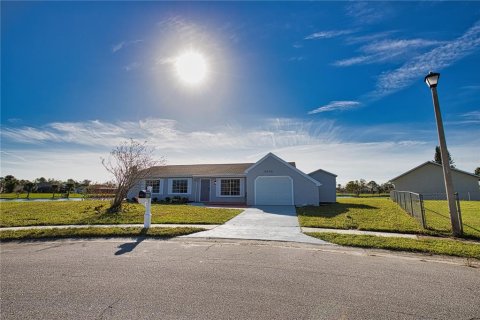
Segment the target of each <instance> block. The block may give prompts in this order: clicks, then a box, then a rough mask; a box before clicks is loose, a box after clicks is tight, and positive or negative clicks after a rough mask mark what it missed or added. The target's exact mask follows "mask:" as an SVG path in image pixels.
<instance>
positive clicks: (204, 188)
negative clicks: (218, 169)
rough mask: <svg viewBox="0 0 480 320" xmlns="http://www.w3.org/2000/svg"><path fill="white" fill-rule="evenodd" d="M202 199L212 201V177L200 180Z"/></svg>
mask: <svg viewBox="0 0 480 320" xmlns="http://www.w3.org/2000/svg"><path fill="white" fill-rule="evenodd" d="M200 201H201V202H208V201H210V179H202V180H201V182H200Z"/></svg>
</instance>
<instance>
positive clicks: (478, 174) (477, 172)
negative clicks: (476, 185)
mask: <svg viewBox="0 0 480 320" xmlns="http://www.w3.org/2000/svg"><path fill="white" fill-rule="evenodd" d="M475 174H476V175H477V176H480V167H477V168H476V169H475Z"/></svg>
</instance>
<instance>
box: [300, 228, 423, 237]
mask: <svg viewBox="0 0 480 320" xmlns="http://www.w3.org/2000/svg"><path fill="white" fill-rule="evenodd" d="M302 232H325V233H327V232H328V233H339V234H353V235H367V236H377V237H387V238H389V237H396V238H409V239H419V238H418V236H417V235H415V234H406V233H393V232H378V231H363V230H344V229H326V228H309V227H302Z"/></svg>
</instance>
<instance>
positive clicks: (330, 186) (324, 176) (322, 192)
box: [309, 170, 337, 203]
mask: <svg viewBox="0 0 480 320" xmlns="http://www.w3.org/2000/svg"><path fill="white" fill-rule="evenodd" d="M309 176H310V177H312V178H313V179H315V180H317V181H318V182H320V183H321V184H322V185H321V186H320V187H318V192H319V200H320V202H329V203H330V202H331V203H333V202H337V177H336V176H335V175H333V174H330V173H327V172H324V171H321V170H319V171H315V172H312V173H310V174H309Z"/></svg>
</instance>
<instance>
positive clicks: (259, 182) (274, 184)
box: [255, 176, 293, 205]
mask: <svg viewBox="0 0 480 320" xmlns="http://www.w3.org/2000/svg"><path fill="white" fill-rule="evenodd" d="M255 204H256V205H293V181H292V178H290V177H287V176H285V177H267V176H261V177H257V178H256V179H255Z"/></svg>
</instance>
